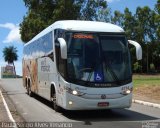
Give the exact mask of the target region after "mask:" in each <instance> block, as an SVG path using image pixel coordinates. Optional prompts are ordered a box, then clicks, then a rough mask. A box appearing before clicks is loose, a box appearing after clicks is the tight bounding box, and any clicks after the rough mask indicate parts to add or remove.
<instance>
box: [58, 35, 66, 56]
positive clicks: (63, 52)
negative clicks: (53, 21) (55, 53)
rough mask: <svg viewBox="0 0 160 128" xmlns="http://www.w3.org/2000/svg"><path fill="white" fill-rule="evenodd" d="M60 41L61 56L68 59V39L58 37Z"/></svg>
mask: <svg viewBox="0 0 160 128" xmlns="http://www.w3.org/2000/svg"><path fill="white" fill-rule="evenodd" d="M58 42H59V44H60V50H61V58H62V59H67V44H66V41H65V40H64V39H63V38H58Z"/></svg>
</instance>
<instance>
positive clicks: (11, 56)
mask: <svg viewBox="0 0 160 128" xmlns="http://www.w3.org/2000/svg"><path fill="white" fill-rule="evenodd" d="M3 57H4V60H5V62H8V64H12V65H13V68H14V73H15V74H14V75H15V77H16V70H15V65H14V61H17V59H18V55H17V48H16V47H14V46H9V47H5V48H4V49H3Z"/></svg>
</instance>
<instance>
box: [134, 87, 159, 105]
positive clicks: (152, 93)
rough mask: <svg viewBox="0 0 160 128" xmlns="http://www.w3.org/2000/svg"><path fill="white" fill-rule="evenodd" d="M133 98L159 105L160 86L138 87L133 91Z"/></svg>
mask: <svg viewBox="0 0 160 128" xmlns="http://www.w3.org/2000/svg"><path fill="white" fill-rule="evenodd" d="M133 98H134V99H136V100H143V101H147V102H152V103H158V104H160V86H156V85H155V86H148V85H144V86H140V87H135V88H134V90H133Z"/></svg>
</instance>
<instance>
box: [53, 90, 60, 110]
mask: <svg viewBox="0 0 160 128" xmlns="http://www.w3.org/2000/svg"><path fill="white" fill-rule="evenodd" d="M56 101H57V100H56V93H54V94H53V97H52V104H53V109H54V110H55V111H57V112H59V111H60V107H59V106H58V105H57V102H56Z"/></svg>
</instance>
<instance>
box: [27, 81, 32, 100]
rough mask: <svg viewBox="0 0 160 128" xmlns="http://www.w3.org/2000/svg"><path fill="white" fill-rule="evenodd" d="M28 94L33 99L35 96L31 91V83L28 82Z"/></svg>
mask: <svg viewBox="0 0 160 128" xmlns="http://www.w3.org/2000/svg"><path fill="white" fill-rule="evenodd" d="M27 94H28V95H29V96H30V97H32V96H33V92H32V91H31V83H30V81H29V82H28V86H27Z"/></svg>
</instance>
